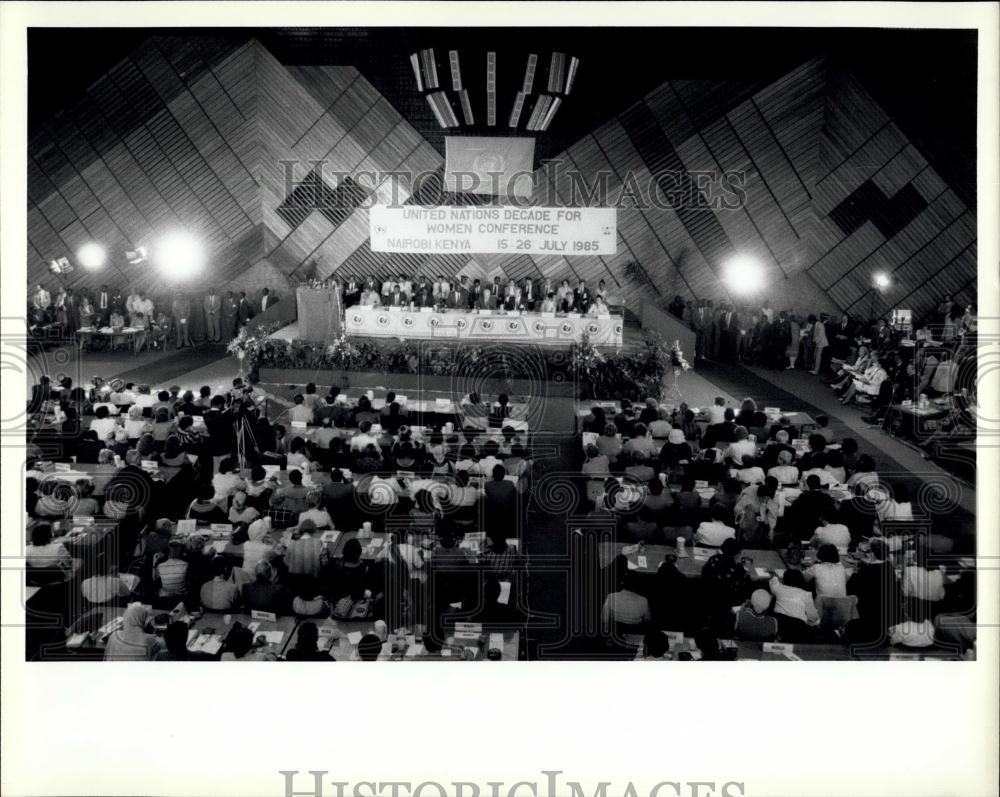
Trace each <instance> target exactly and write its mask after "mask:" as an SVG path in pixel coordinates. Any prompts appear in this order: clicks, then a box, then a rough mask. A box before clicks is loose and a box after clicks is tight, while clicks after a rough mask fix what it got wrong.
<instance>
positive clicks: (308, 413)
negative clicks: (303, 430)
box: [288, 393, 313, 425]
mask: <svg viewBox="0 0 1000 797" xmlns="http://www.w3.org/2000/svg"><path fill="white" fill-rule="evenodd" d="M292 401H293V402H294V406H293V407H292V408H291V409H290V410H289V411H288V420H289V421H290V422H292V423H305V424H309V425H311V424H312V422H313V409H312V407H310V406H308V405H307V404H306V403H305V396H303V395H302V394H301V393H298V394H296V396H295V398H294V399H292Z"/></svg>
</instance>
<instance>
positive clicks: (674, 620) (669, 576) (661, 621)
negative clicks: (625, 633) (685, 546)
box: [626, 554, 692, 631]
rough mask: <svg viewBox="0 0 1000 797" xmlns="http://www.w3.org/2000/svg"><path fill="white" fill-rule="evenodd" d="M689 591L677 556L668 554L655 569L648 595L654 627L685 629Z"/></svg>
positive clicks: (688, 611)
mask: <svg viewBox="0 0 1000 797" xmlns="http://www.w3.org/2000/svg"><path fill="white" fill-rule="evenodd" d="M627 566H628V565H626V567H627ZM690 591H691V590H690V587H689V582H688V579H687V576H685V575H684V574H683V573H681V572H680V570H678V569H677V557H676V556H674V555H672V554H668V555H667V556H665V557H664V560H663V562H662V563H661V564H660V566H659V567H658V568H657V569H656V577H655V579H654V580H653V590H652V593H651V594H650V596H649V606H650V610H651V611H652V613H653V623H654V625H655V626H656V628H662V629H664V630H667V631H684V630H685V629H687V627H688V626H689V625H690V617H691V614H692V612H691V604H690Z"/></svg>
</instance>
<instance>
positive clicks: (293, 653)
mask: <svg viewBox="0 0 1000 797" xmlns="http://www.w3.org/2000/svg"><path fill="white" fill-rule="evenodd" d="M318 644H319V629H318V628H317V627H316V623H314V622H312V621H306V622H304V623H302V625H300V626H299V628H298V631H297V634H296V640H295V647H294V648H292V649H291V650H289V651H288V653H286V654H285V659H287V660H288V661H333V657H332V656H331V655H330V654H329V653H327V652H326V651H325V650H320V649H319V647H318Z"/></svg>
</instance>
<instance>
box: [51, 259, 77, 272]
mask: <svg viewBox="0 0 1000 797" xmlns="http://www.w3.org/2000/svg"><path fill="white" fill-rule="evenodd" d="M49 271H51V272H52V273H53V274H69V273H70V272H72V271H73V264H72V263H70V262H69V258H68V257H58V258H56V259H55V260H50V261H49Z"/></svg>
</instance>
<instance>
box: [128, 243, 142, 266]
mask: <svg viewBox="0 0 1000 797" xmlns="http://www.w3.org/2000/svg"><path fill="white" fill-rule="evenodd" d="M125 259H126V260H128V262H129V265H131V266H138V265H139V264H140V263H145V262H146V247H145V246H140V247H139V248H138V249H130V250H129V251H127V252H126V253H125Z"/></svg>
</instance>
